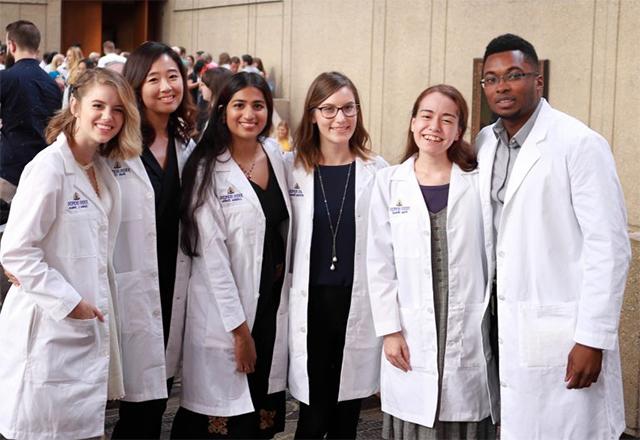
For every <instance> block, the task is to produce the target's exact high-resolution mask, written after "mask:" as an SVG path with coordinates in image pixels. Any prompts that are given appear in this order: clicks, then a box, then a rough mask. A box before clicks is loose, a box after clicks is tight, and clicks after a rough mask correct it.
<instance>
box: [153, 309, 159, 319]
mask: <svg viewBox="0 0 640 440" xmlns="http://www.w3.org/2000/svg"><path fill="white" fill-rule="evenodd" d="M153 316H154V318H158V317H159V316H160V310H154V311H153Z"/></svg>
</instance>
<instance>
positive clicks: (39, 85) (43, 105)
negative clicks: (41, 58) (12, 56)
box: [0, 58, 62, 185]
mask: <svg viewBox="0 0 640 440" xmlns="http://www.w3.org/2000/svg"><path fill="white" fill-rule="evenodd" d="M61 105H62V92H61V91H60V88H58V85H57V84H56V82H55V81H54V80H53V79H52V78H51V77H50V76H49V74H47V73H46V72H45V71H44V70H42V69H41V68H40V65H39V64H38V61H37V60H34V59H31V58H26V59H24V58H23V59H21V60H19V61H18V62H16V63H15V64H14V65H13V66H12V67H10V68H9V69H7V70H2V71H0V119H2V129H1V132H0V177H2V178H3V179H5V180H7V181H9V182H11V183H12V184H14V185H17V184H18V181H19V180H20V175H21V174H22V170H23V169H24V166H25V165H26V164H27V163H29V162H30V161H31V159H33V157H34V156H35V155H36V154H38V153H39V152H40V150H42V149H43V148H44V147H46V146H47V141H46V140H45V137H44V131H45V128H46V126H47V123H48V122H49V119H50V118H51V116H53V113H54V112H55V111H56V110H58V109H59V108H60V106H61Z"/></svg>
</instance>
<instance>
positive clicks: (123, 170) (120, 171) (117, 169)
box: [111, 162, 131, 177]
mask: <svg viewBox="0 0 640 440" xmlns="http://www.w3.org/2000/svg"><path fill="white" fill-rule="evenodd" d="M111 172H112V173H113V175H114V177H124V176H126V175H127V174H128V173H129V172H131V168H129V167H126V166H125V167H123V166H122V165H120V162H116V163H115V164H114V165H113V168H112V169H111Z"/></svg>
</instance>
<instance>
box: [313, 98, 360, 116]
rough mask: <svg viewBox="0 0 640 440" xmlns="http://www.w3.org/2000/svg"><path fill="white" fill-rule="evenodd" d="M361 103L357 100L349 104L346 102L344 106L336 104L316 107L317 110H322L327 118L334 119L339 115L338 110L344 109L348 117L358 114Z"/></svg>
mask: <svg viewBox="0 0 640 440" xmlns="http://www.w3.org/2000/svg"><path fill="white" fill-rule="evenodd" d="M359 107H360V105H359V104H356V103H355V102H350V103H349V104H345V105H343V106H342V107H337V106H335V105H324V106H322V107H316V110H320V114H321V115H322V116H323V117H325V118H327V119H332V118H335V117H336V116H338V111H339V110H342V114H343V115H345V116H346V117H352V116H355V115H357V114H358V109H359Z"/></svg>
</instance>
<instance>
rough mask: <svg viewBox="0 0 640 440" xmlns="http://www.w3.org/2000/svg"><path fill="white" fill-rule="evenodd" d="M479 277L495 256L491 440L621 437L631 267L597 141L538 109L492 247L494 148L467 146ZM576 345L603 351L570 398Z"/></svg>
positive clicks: (609, 160)
mask: <svg viewBox="0 0 640 440" xmlns="http://www.w3.org/2000/svg"><path fill="white" fill-rule="evenodd" d="M476 142H477V146H478V147H479V157H478V159H479V162H480V193H481V198H482V208H483V215H484V225H485V238H486V239H487V243H486V247H487V255H488V258H489V263H490V264H489V273H490V274H492V273H493V271H494V267H496V266H495V264H496V262H494V261H493V260H494V258H495V257H494V252H493V247H494V246H495V250H496V251H497V252H496V254H497V271H496V277H497V288H498V292H497V296H498V301H497V303H498V324H499V330H498V337H499V339H498V342H499V351H500V394H501V399H502V402H501V407H502V414H501V422H502V428H501V436H502V438H503V439H505V440H510V439H522V438H530V439H534V438H536V439H549V438H553V439H587V438H589V439H617V438H619V436H620V434H621V433H622V431H623V430H624V427H625V422H624V406H623V397H622V383H621V374H620V355H619V352H618V322H619V317H620V307H621V303H622V296H623V292H624V286H625V279H626V274H627V269H628V264H629V259H630V246H629V239H628V236H627V232H626V228H627V220H626V212H625V208H624V201H623V195H622V189H621V187H620V183H619V181H618V177H617V175H616V170H615V163H614V161H613V157H612V154H611V150H610V148H609V145H608V144H607V142H606V140H605V139H603V138H602V136H600V135H599V134H597V133H595V132H594V131H592V130H591V129H589V128H588V127H587V126H585V125H584V124H582V123H581V122H579V121H578V120H576V119H574V118H572V117H570V116H568V115H566V114H564V113H561V112H559V111H557V110H554V109H552V108H551V107H550V106H549V104H548V103H547V102H546V101H545V102H544V103H543V106H542V108H541V110H540V113H539V114H538V118H537V120H536V123H535V125H534V127H533V129H532V130H531V132H530V134H529V136H528V137H527V139H526V141H525V142H524V145H523V146H522V150H521V151H520V153H519V155H518V158H517V159H516V162H515V164H514V166H513V171H512V175H511V177H510V179H509V183H508V186H507V191H506V194H505V201H504V208H503V212H502V217H501V220H500V226H499V233H498V239H497V242H496V243H494V242H493V230H492V228H493V226H492V224H493V212H492V206H491V198H490V189H491V174H492V164H493V159H494V156H495V150H496V146H497V139H496V137H495V135H494V133H493V131H492V126H490V127H487V128H485V129H483V130H482V131H481V132H480V134H479V135H478V138H477V141H476ZM576 342H578V343H581V344H584V345H587V346H591V347H597V348H602V349H604V352H603V362H602V372H601V373H600V377H599V379H598V382H597V383H594V384H593V385H591V386H590V387H589V388H585V389H580V390H568V389H567V388H566V384H565V382H564V377H565V371H566V366H567V356H568V354H569V351H570V350H571V348H572V347H573V345H574V344H575V343H576Z"/></svg>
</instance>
